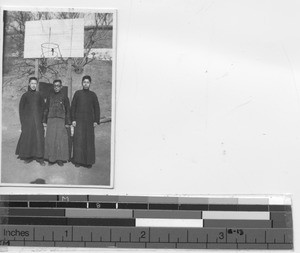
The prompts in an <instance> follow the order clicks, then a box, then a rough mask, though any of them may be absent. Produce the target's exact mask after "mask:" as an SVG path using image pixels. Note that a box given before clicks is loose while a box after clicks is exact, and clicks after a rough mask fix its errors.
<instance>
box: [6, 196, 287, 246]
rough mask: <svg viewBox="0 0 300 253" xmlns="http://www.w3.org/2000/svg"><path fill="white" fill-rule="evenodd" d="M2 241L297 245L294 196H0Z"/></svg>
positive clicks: (22, 243)
mask: <svg viewBox="0 0 300 253" xmlns="http://www.w3.org/2000/svg"><path fill="white" fill-rule="evenodd" d="M0 216H1V223H0V244H1V245H6V246H38V247H104V248H105V247H117V248H170V249H171V248H181V249H192V248H202V249H227V248H230V249H293V222H292V208H291V199H290V198H287V197H286V196H282V197H277V198H272V197H270V198H265V197H255V198H253V197H251V198H246V197H240V198H239V197H237V198H214V197H211V198H195V197H193V198H191V197H146V196H108V195H103V196H100V195H99V196H98V195H97V196H96V195H88V196H87V195H0Z"/></svg>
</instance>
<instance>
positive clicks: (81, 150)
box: [71, 76, 100, 168]
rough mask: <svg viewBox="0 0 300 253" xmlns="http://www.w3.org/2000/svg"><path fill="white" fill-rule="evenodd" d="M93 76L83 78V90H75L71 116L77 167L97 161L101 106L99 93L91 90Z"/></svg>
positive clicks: (89, 166)
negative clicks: (97, 132) (97, 130)
mask: <svg viewBox="0 0 300 253" xmlns="http://www.w3.org/2000/svg"><path fill="white" fill-rule="evenodd" d="M91 81H92V80H91V77H90V76H84V77H83V78H82V87H83V89H82V90H78V91H76V92H75V94H74V97H73V100H72V105H71V117H72V125H73V126H74V136H73V157H72V162H73V163H74V164H75V166H76V167H79V166H84V167H87V168H91V167H92V165H93V164H94V163H95V160H96V159H95V132H94V127H95V126H97V125H99V124H100V106H99V102H98V98H97V95H96V94H95V93H94V92H93V91H90V89H89V88H90V84H91Z"/></svg>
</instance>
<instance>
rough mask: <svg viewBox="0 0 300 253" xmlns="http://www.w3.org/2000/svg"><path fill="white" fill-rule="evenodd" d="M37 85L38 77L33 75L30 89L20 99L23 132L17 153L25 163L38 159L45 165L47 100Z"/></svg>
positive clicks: (30, 80)
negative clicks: (45, 100)
mask: <svg viewBox="0 0 300 253" xmlns="http://www.w3.org/2000/svg"><path fill="white" fill-rule="evenodd" d="M36 87H37V78H35V77H31V78H30V79H29V86H28V91H27V92H26V93H24V94H23V95H22V97H21V100H20V104H19V114H20V121H21V131H22V132H21V136H20V138H19V141H18V145H17V148H16V155H18V158H19V159H21V160H24V162H25V163H29V162H32V161H33V160H36V161H37V162H38V163H40V164H41V165H42V166H44V165H45V162H44V159H43V157H44V126H43V115H44V108H45V102H44V99H43V97H42V95H41V94H40V93H39V92H38V91H37V90H36Z"/></svg>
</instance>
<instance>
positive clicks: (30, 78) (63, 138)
mask: <svg viewBox="0 0 300 253" xmlns="http://www.w3.org/2000/svg"><path fill="white" fill-rule="evenodd" d="M2 18H3V29H2V36H3V40H2V41H3V45H2V48H3V51H2V56H3V58H2V59H3V61H2V66H3V67H2V152H1V183H2V184H5V185H6V184H9V185H18V186H19V185H21V186H37V185H39V186H67V187H72V186H74V187H75V186H76V187H77V186H83V187H104V188H112V187H113V172H114V142H115V139H114V129H115V113H114V111H115V55H116V11H115V10H100V9H99V10H84V9H37V8H31V9H27V8H18V9H15V8H4V9H3V10H2Z"/></svg>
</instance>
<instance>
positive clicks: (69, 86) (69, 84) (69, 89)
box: [67, 59, 72, 101]
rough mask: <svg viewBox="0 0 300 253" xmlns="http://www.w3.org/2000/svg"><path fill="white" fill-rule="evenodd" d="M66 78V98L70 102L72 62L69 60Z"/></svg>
mask: <svg viewBox="0 0 300 253" xmlns="http://www.w3.org/2000/svg"><path fill="white" fill-rule="evenodd" d="M67 78H68V97H69V99H70V101H71V100H72V62H71V59H68V70H67Z"/></svg>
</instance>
